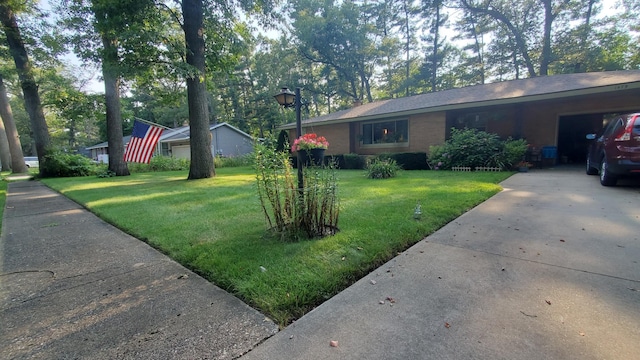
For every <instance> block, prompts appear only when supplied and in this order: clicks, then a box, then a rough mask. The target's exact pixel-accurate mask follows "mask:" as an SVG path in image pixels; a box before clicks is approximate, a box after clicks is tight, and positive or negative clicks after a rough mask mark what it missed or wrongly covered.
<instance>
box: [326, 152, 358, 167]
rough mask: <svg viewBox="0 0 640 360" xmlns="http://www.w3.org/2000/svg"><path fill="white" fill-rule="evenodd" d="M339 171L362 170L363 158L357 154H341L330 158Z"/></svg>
mask: <svg viewBox="0 0 640 360" xmlns="http://www.w3.org/2000/svg"><path fill="white" fill-rule="evenodd" d="M331 157H332V158H333V161H335V163H336V165H337V166H338V168H339V169H356V170H362V169H364V168H365V167H366V161H365V157H364V156H362V155H358V154H341V155H333V156H331Z"/></svg>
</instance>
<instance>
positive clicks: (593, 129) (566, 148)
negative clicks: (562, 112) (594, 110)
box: [557, 114, 604, 164]
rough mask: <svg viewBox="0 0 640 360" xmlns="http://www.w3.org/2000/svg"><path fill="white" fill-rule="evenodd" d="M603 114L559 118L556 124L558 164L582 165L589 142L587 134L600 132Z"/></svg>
mask: <svg viewBox="0 0 640 360" xmlns="http://www.w3.org/2000/svg"><path fill="white" fill-rule="evenodd" d="M603 119H604V114H584V115H571V116H561V117H560V121H559V123H558V159H557V160H558V163H559V164H582V163H584V162H585V159H586V156H587V149H588V148H589V143H590V141H589V140H587V139H586V135H587V134H592V133H599V132H600V130H602V124H603Z"/></svg>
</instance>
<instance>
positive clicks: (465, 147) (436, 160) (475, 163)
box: [428, 128, 527, 170]
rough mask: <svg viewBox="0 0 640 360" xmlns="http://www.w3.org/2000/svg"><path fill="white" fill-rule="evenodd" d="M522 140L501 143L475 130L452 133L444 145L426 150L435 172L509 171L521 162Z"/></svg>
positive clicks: (493, 135) (523, 143) (488, 134)
mask: <svg viewBox="0 0 640 360" xmlns="http://www.w3.org/2000/svg"><path fill="white" fill-rule="evenodd" d="M526 149H527V143H526V141H525V140H513V139H508V140H506V141H502V140H500V138H499V137H498V135H496V134H491V133H487V132H484V131H480V130H476V129H462V130H460V129H455V128H454V129H451V138H450V139H449V140H447V141H446V142H445V143H444V144H443V145H438V146H431V147H430V148H429V160H428V162H429V165H430V166H431V168H432V169H434V170H450V169H451V168H452V167H454V166H469V167H471V168H475V167H480V166H491V167H499V168H502V169H505V168H509V167H511V166H512V164H514V163H517V162H518V161H520V160H522V157H524V153H525V152H526Z"/></svg>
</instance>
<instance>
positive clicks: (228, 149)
mask: <svg viewBox="0 0 640 360" xmlns="http://www.w3.org/2000/svg"><path fill="white" fill-rule="evenodd" d="M211 138H212V142H211V148H212V153H213V154H217V155H223V156H242V155H246V154H249V153H250V152H252V151H253V144H252V143H251V139H247V137H246V136H244V135H241V134H239V133H238V132H237V131H235V130H233V129H230V128H228V127H219V128H216V129H215V130H213V131H211Z"/></svg>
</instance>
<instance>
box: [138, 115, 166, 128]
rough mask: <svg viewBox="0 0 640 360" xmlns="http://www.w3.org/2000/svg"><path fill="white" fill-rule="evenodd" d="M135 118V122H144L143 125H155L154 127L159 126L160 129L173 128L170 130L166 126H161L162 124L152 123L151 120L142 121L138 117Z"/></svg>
mask: <svg viewBox="0 0 640 360" xmlns="http://www.w3.org/2000/svg"><path fill="white" fill-rule="evenodd" d="M133 118H134V120H138V121H140V122H143V123H145V124H147V125H153V126H157V127H159V128H163V129H167V130H171V128H169V127H166V126H164V125H160V124H156V123H154V122H151V121H149V120H145V119H140V118H139V117H136V116H134V117H133Z"/></svg>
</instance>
